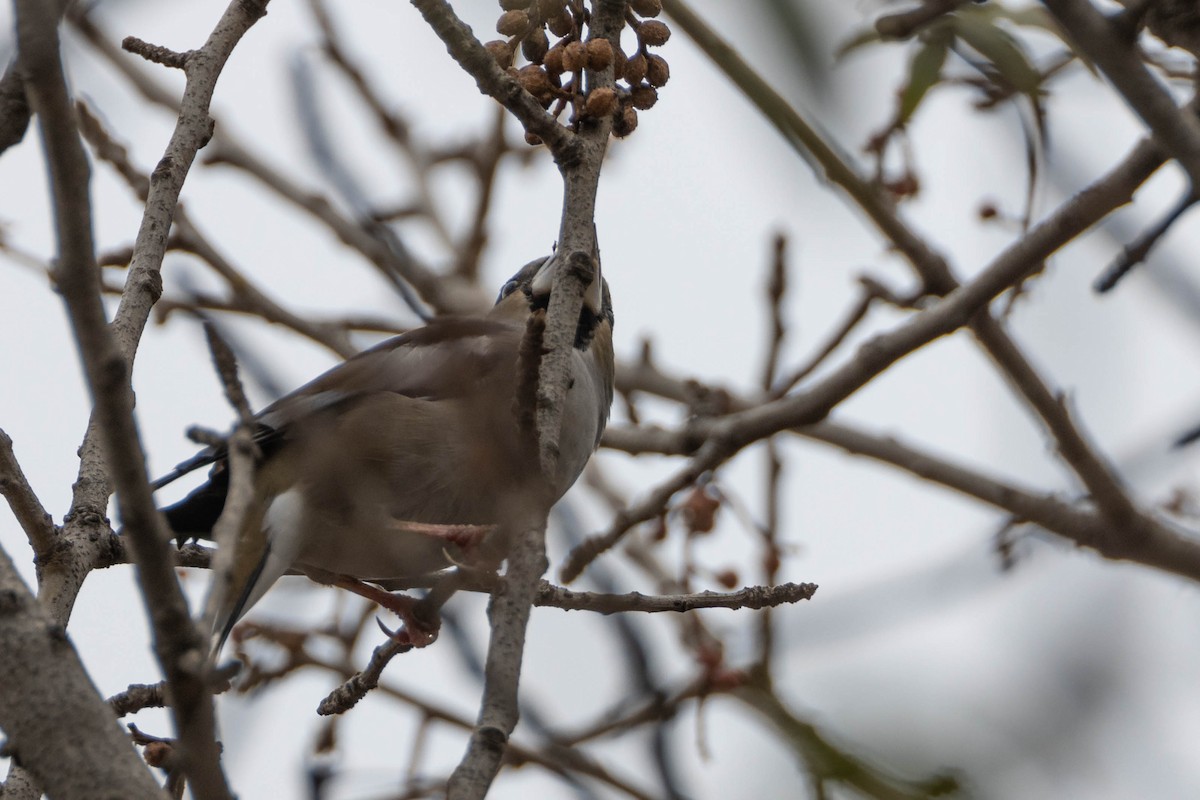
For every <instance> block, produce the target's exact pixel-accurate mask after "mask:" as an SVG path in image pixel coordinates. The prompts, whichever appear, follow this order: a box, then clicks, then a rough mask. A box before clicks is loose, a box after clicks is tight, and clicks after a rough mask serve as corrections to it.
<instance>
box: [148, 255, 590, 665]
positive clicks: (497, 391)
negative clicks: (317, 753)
mask: <svg viewBox="0 0 1200 800" xmlns="http://www.w3.org/2000/svg"><path fill="white" fill-rule="evenodd" d="M562 263H563V259H562V258H561V257H560V256H558V255H551V256H548V257H542V258H538V259H535V260H534V261H531V262H529V263H528V264H526V265H525V266H524V267H523V268H522V269H521V270H520V271H518V272H517V273H516V274H515V275H514V276H513V277H512V278H511V279H509V280H508V281H507V282H505V283H504V285H503V287H502V288H501V289H500V293H499V296H498V297H497V299H496V303H495V305H494V306H493V307H492V309H491V310H490V311H489V312H488V313H486V314H484V315H482V316H465V315H463V316H458V315H445V316H438V317H434V318H433V319H431V320H430V321H429V322H428V323H427V324H426V325H425V326H424V327H421V328H417V329H414V330H411V331H409V332H407V333H405V334H403V335H400V336H397V337H394V338H391V339H388V340H387V341H384V342H382V343H380V344H378V345H376V346H374V347H372V348H370V349H368V350H365V351H363V352H362V353H360V354H358V355H356V356H354V357H352V358H350V359H348V360H346V361H344V362H342V363H341V364H339V365H337V366H335V367H333V368H332V369H330V370H328V371H327V372H325V373H324V374H322V375H320V376H318V377H317V378H315V379H313V380H312V381H310V382H309V383H307V384H305V385H303V386H301V387H300V388H298V389H296V390H295V391H293V392H291V393H290V394H288V395H285V396H284V397H282V398H280V399H279V400H277V401H276V402H274V403H272V404H270V405H269V406H267V407H266V408H264V409H263V410H262V411H261V412H259V413H258V414H257V415H256V416H255V417H254V439H255V442H256V443H257V445H258V455H257V456H256V462H257V463H256V464H255V469H254V477H253V489H254V492H253V500H252V501H251V503H250V506H249V509H248V511H247V513H245V515H244V517H243V520H242V524H241V529H240V530H239V532H238V536H237V544H236V549H235V552H234V557H233V567H232V569H231V573H232V580H231V581H230V585H229V586H228V588H227V589H226V590H224V591H223V593H222V589H221V588H220V587H217V589H216V591H217V592H218V596H217V598H216V599H215V601H214V602H215V607H216V615H215V620H214V625H213V631H212V654H213V656H214V657H215V656H216V654H217V653H219V652H220V650H221V648H222V646H223V645H224V643H225V641H226V639H227V638H228V637H229V634H230V632H231V631H232V630H233V627H234V625H235V624H236V623H237V622H238V620H239V619H240V618H241V617H242V616H243V615H244V614H245V613H246V612H247V611H249V610H250V608H251V606H253V605H254V604H255V603H256V602H257V601H258V600H259V599H261V598H262V596H263V595H264V594H265V593H266V592H267V590H268V589H269V588H270V587H271V585H272V584H274V583H275V581H276V580H278V578H279V577H281V576H282V575H283V574H285V573H286V572H288V571H289V570H296V571H299V572H301V573H304V574H305V575H307V576H309V577H310V578H311V579H313V580H315V581H317V582H319V583H324V584H333V585H338V586H342V587H345V588H349V589H351V590H353V591H356V592H358V593H359V594H363V595H364V596H367V597H370V598H371V599H373V600H375V601H376V602H378V603H381V604H382V605H384V606H385V607H387V608H390V609H391V610H393V611H395V612H396V613H398V614H400V615H401V616H402V618H404V619H405V626H404V629H401V630H402V631H403V630H407V631H408V635H409V636H410V641H411V642H413V643H417V644H424V643H427V640H426V641H420V632H419V631H414V630H413V629H414V628H415V627H419V624H418V623H417V622H416V621H415V620H414V619H413V618H412V617H411V615H407V614H406V611H407V610H409V609H410V605H409V604H410V603H411V602H412V601H411V598H404V597H403V596H395V595H392V594H390V593H388V592H385V591H384V590H383V589H381V588H378V587H377V586H373V585H371V584H370V583H366V582H371V581H378V582H381V583H385V584H386V582H387V581H394V580H397V579H403V578H408V577H413V576H417V575H423V574H426V573H430V572H435V571H438V570H442V569H444V568H446V567H448V566H451V565H452V562H453V561H454V558H455V554H456V553H459V552H461V551H462V549H463V548H464V547H467V546H470V545H471V544H473V543H474V542H475V541H476V539H477V537H478V536H479V535H480V534H479V532H480V531H486V530H488V529H489V528H488V526H502V525H503V524H504V523H505V522H506V521H509V520H512V519H514V518H515V516H516V515H518V514H520V513H521V505H522V504H523V503H528V502H529V500H530V497H531V496H532V495H531V492H534V491H539V492H540V495H538V496H540V497H546V496H549V497H550V498H551V500H552V501H557V500H558V499H559V498H561V497H562V496H563V495H564V494H565V493H566V491H567V490H568V489H569V488H570V487H571V485H572V484H574V482H575V480H576V479H577V478H578V477H579V475H580V473H581V472H582V471H583V468H584V466H585V465H586V464H587V461H588V459H589V458H590V457H591V454H592V453H593V451H594V450H595V449H596V447H597V446H598V445H599V442H600V437H601V434H602V433H603V431H604V427H605V425H606V424H607V421H608V416H609V409H610V407H611V405H612V399H613V380H614V359H613V345H612V330H613V324H614V318H613V310H612V298H611V295H610V293H609V289H608V284H607V282H606V281H605V280H604V278H603V276H602V275H601V273H600V269H599V267H598V266H597V269H596V272H595V278H594V280H593V281H592V282H591V284H589V285H588V287H587V288H586V290H585V294H584V299H583V304H582V308H581V310H580V314H579V320H578V324H577V328H576V332H575V340H574V347H573V349H572V351H571V354H570V381H569V388H568V390H567V395H566V399H565V404H564V407H563V414H562V419H563V428H562V433H561V435H560V441H559V456H558V459H557V462H556V470H555V472H554V474H552V475H550V476H549V477H548V478H547V477H543V475H542V472H541V467H540V466H539V464H538V460H537V446H536V443H535V444H533V446H532V449H531V447H530V443H529V440H530V436H532V435H533V434H532V432H531V431H530V430H523V428H522V424H521V421H520V419H519V417H520V413H521V411H520V409H521V397H523V396H524V395H523V394H522V393H523V392H526V391H527V389H524V388H522V382H521V372H522V364H523V363H525V362H523V361H522V359H521V355H520V353H521V347H522V342H523V340H524V338H525V336H526V325H527V322H528V321H529V319H530V317H531V315H533V314H534V313H535V312H537V311H538V310H544V309H546V308H548V304H549V298H550V289H551V286H552V285H553V283H554V275H555V272H556V271H557V270H558V269H559V268H560V265H561V264H562ZM207 465H212V466H211V470H210V472H209V475H208V478H207V480H206V481H205V482H204V483H203V484H201V485H200V486H199V487H198V488H196V489H194V490H193V491H191V492H190V493H189V494H188V495H187V496H186V497H184V498H183V499H182V500H180V501H178V502H176V503H174V504H172V505H169V506H167V507H165V508H163V509H162V513H163V514H164V516H165V517H166V521H167V523H168V525H169V527H170V529H171V531H172V532H173V533H174V535H175V537H176V541H177V542H178V543H179V545H180V546H183V544H185V543H186V542H187V541H189V540H192V539H211V538H212V537H213V533H212V530H213V526H214V524H215V523H216V521H217V519H218V517H219V516H220V514H221V512H222V510H223V509H224V506H225V500H226V495H227V493H228V490H229V486H230V470H229V464H228V452H227V449H226V448H225V447H224V446H214V447H210V448H209V449H207V450H205V451H202V452H201V453H199V454H198V455H197V456H196V457H194V458H192V459H189V460H188V461H185V462H183V463H182V464H180V465H179V466H178V467H176V468H175V470H173V471H172V472H171V473H169V474H168V475H166V476H164V477H163V478H161V479H160V480H158V481H156V482H155V483H154V487H155V488H156V489H158V488H160V487H162V486H165V485H166V484H168V483H170V482H172V481H174V480H175V479H176V478H178V477H180V476H181V475H184V474H187V473H188V472H191V471H193V470H196V469H199V468H201V467H203V466H207ZM464 531H466V532H468V533H464ZM472 532H473V533H472ZM398 633H399V632H398Z"/></svg>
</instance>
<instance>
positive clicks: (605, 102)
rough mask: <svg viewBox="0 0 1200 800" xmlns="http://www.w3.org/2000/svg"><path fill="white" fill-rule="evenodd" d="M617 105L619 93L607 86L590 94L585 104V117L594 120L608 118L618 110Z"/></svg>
mask: <svg viewBox="0 0 1200 800" xmlns="http://www.w3.org/2000/svg"><path fill="white" fill-rule="evenodd" d="M617 105H618V100H617V93H616V92H615V91H613V90H612V89H610V88H609V87H607V86H602V87H601V88H599V89H593V90H592V91H591V92H590V93H589V94H588V97H587V102H586V103H584V104H583V115H584V116H585V117H592V118H599V117H607V116H608V115H609V114H611V113H613V112H614V111H616V110H617Z"/></svg>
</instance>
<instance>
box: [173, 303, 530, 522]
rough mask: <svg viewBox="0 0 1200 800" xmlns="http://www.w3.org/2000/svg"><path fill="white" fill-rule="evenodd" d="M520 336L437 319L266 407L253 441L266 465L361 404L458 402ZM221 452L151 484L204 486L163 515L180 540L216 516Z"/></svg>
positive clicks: (502, 361)
mask: <svg viewBox="0 0 1200 800" xmlns="http://www.w3.org/2000/svg"><path fill="white" fill-rule="evenodd" d="M521 336H522V329H521V328H520V327H519V326H517V325H514V324H512V323H510V322H507V321H502V320H496V319H492V318H487V317H444V318H439V319H435V320H433V321H432V322H430V323H429V324H428V325H426V326H425V327H423V328H420V329H418V330H415V331H411V332H409V333H406V334H404V335H402V336H397V337H395V338H392V339H389V340H387V341H385V342H382V343H381V344H379V345H376V346H375V347H372V348H371V349H369V350H365V351H363V352H362V353H360V354H359V355H357V356H355V357H353V358H351V359H349V360H347V361H345V362H343V363H342V364H339V365H337V366H336V367H334V368H332V369H330V370H329V371H328V372H325V373H324V374H322V375H320V376H319V377H317V378H316V379H314V380H312V381H310V382H309V383H307V384H305V385H304V386H301V387H300V388H299V389H297V390H295V391H294V392H292V393H290V394H288V395H286V396H284V397H282V398H280V399H279V400H277V401H276V402H274V403H272V404H271V405H269V406H267V407H266V408H265V409H263V411H262V412H261V413H259V414H258V416H257V417H256V418H255V422H256V425H257V429H256V431H255V436H254V438H255V442H256V443H257V444H258V446H259V449H260V451H261V453H262V459H261V461H260V463H259V465H258V466H259V467H260V468H261V467H262V466H263V464H265V463H267V462H269V461H270V460H271V458H272V457H273V456H274V455H275V454H277V453H278V451H279V450H280V448H281V447H283V446H284V444H285V443H286V442H287V441H288V440H289V439H291V438H293V436H294V435H295V432H296V431H297V430H300V429H301V428H302V426H303V425H304V424H305V423H306V422H308V421H316V420H320V419H322V418H324V419H331V418H336V417H338V416H340V415H341V414H343V413H345V411H346V410H348V409H351V408H353V407H354V406H355V405H357V404H358V403H360V402H361V401H362V400H363V399H364V398H365V397H369V396H372V395H375V394H378V393H387V394H397V395H402V396H405V397H411V398H414V399H422V400H433V401H436V400H441V399H452V398H457V397H464V396H467V395H469V394H470V393H471V391H472V389H473V387H475V386H477V385H478V383H479V382H481V381H484V380H486V379H487V377H488V376H490V375H493V374H494V373H495V371H496V370H510V371H511V370H513V368H514V363H513V362H514V360H515V358H516V352H517V348H518V346H519V343H520V339H521ZM226 456H227V454H226V452H225V449H224V448H223V447H218V448H208V449H207V450H204V451H202V452H200V453H199V454H197V455H196V456H195V457H193V458H191V459H189V460H188V461H185V462H183V463H181V464H180V465H179V466H177V467H176V468H175V469H174V470H172V471H171V472H170V473H168V474H167V475H165V476H164V477H163V478H160V479H159V480H158V481H155V483H154V488H156V489H157V488H160V487H162V486H165V485H166V484H167V483H170V482H171V481H173V480H175V479H176V478H178V477H180V476H182V475H185V474H187V473H189V472H192V471H194V470H196V469H199V468H200V467H203V466H207V465H210V464H212V465H214V466H213V469H212V472H211V473H210V475H209V479H208V481H207V482H205V483H204V484H203V485H201V486H200V487H199V488H197V489H195V490H194V491H193V492H192V493H191V494H189V495H188V496H187V497H185V498H184V499H183V500H181V501H179V502H178V503H175V504H174V505H172V506H169V507H167V508H165V509H163V512H164V513H165V514H166V516H167V521H168V523H169V524H170V526H171V529H172V530H174V531H175V532H176V533H177V534H179V538H180V541H186V540H187V539H188V538H193V537H196V536H204V535H205V534H207V533H209V532H210V531H211V530H212V525H213V524H214V523H215V522H216V519H217V517H219V516H220V514H221V511H222V509H223V508H224V505H225V494H226V492H227V491H228V487H229V474H228V469H227V466H226Z"/></svg>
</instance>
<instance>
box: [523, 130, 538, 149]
mask: <svg viewBox="0 0 1200 800" xmlns="http://www.w3.org/2000/svg"><path fill="white" fill-rule="evenodd" d="M541 143H542V139H541V137H540V136H538V135H537V134H536V133H530V132H529V131H525V144H527V145H530V146H531V147H537V146H538V145H539V144H541Z"/></svg>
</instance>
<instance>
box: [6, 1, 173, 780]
mask: <svg viewBox="0 0 1200 800" xmlns="http://www.w3.org/2000/svg"><path fill="white" fill-rule="evenodd" d="M34 4H35V5H36V0H35V2H34ZM21 20H22V23H23V24H28V20H29V16H28V15H27V13H26V11H25V10H23V11H22V16H21ZM28 43H29V39H28V38H26V37H22V46H23V47H24V46H26V45H27V44H28ZM0 675H3V676H4V689H3V690H2V691H0V729H2V730H3V731H4V732H5V734H6V735H7V736H8V748H9V750H10V751H11V754H12V755H14V756H16V757H17V758H19V759H20V761H21V764H22V766H24V768H25V769H27V770H29V772H30V773H31V774H32V775H33V776H34V777H35V778H36V779H37V780H38V782H40V783H41V785H42V787H43V788H44V789H45V791H46V793H47V794H48V795H49V796H50V797H95V796H97V788H96V787H99V786H103V787H104V791H105V792H106V793H108V795H109V796H113V797H116V796H120V797H128V798H162V797H164V795H163V793H162V792H161V791H160V790H159V788H158V784H157V783H155V781H154V777H153V776H152V775H151V774H150V771H149V770H147V769H146V766H145V764H144V763H142V760H141V758H139V757H138V754H137V752H136V751H135V750H134V749H133V748H132V747H131V746H130V744H129V740H128V739H126V738H125V736H124V734H122V732H121V729H120V728H119V727H118V726H117V724H116V719H115V718H114V716H113V713H112V710H111V709H110V708H109V706H108V704H107V703H105V702H104V700H103V699H102V698H101V697H100V695H99V694H97V692H96V687H95V686H93V685H92V681H91V678H90V677H88V674H87V672H86V671H85V670H84V667H83V663H82V662H81V661H80V660H79V654H78V653H77V652H75V648H74V647H73V646H72V645H71V641H70V639H68V638H67V634H66V631H64V630H63V628H62V626H60V625H58V624H56V623H55V621H54V620H53V619H51V618H50V617H49V615H48V614H47V613H46V611H45V610H44V609H43V608H42V607H41V605H39V604H38V602H37V599H36V598H35V597H34V596H33V595H32V594H31V593H30V591H29V589H28V588H27V587H26V586H25V584H24V583H23V582H22V581H21V576H20V575H18V574H17V571H16V568H15V567H14V566H13V563H12V561H11V560H9V558H8V554H7V553H5V552H4V551H3V550H0ZM39 794H40V792H39ZM5 796H6V797H7V796H8V795H7V794H5Z"/></svg>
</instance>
